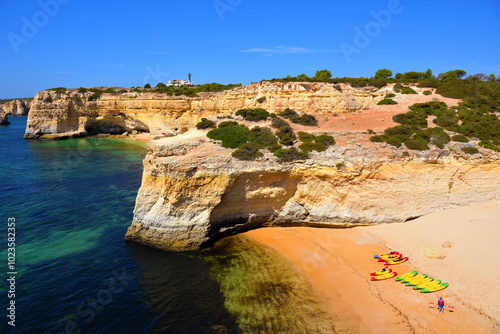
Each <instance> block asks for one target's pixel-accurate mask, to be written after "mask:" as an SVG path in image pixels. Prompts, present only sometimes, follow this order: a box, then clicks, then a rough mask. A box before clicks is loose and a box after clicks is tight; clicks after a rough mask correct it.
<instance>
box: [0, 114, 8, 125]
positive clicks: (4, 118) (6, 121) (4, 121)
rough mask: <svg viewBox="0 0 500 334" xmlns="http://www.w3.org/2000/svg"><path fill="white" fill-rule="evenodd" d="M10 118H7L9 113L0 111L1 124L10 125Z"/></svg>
mask: <svg viewBox="0 0 500 334" xmlns="http://www.w3.org/2000/svg"><path fill="white" fill-rule="evenodd" d="M9 124H10V122H9V119H8V118H7V114H5V113H3V112H2V111H0V125H9Z"/></svg>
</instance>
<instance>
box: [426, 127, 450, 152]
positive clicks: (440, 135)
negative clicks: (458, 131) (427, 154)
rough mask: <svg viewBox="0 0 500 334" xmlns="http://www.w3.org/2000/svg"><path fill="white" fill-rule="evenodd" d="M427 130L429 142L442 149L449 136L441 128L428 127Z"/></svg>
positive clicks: (448, 140)
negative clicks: (430, 140)
mask: <svg viewBox="0 0 500 334" xmlns="http://www.w3.org/2000/svg"><path fill="white" fill-rule="evenodd" d="M427 131H428V132H430V134H431V139H432V142H431V143H432V144H433V145H436V146H437V147H439V148H440V149H443V148H444V145H445V144H448V143H449V142H450V136H448V134H447V133H446V132H444V130H443V129H442V128H430V129H428V130H427Z"/></svg>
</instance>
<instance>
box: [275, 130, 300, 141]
mask: <svg viewBox="0 0 500 334" xmlns="http://www.w3.org/2000/svg"><path fill="white" fill-rule="evenodd" d="M276 136H277V137H278V138H279V139H280V144H281V145H285V146H292V145H293V144H294V143H295V141H296V140H297V136H295V133H293V129H292V128H291V127H282V128H280V129H279V130H278V131H277V132H276Z"/></svg>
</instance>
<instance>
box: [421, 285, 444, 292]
mask: <svg viewBox="0 0 500 334" xmlns="http://www.w3.org/2000/svg"><path fill="white" fill-rule="evenodd" d="M448 285H450V284H449V283H441V284H439V285H438V286H434V287H431V288H427V289H422V290H420V292H422V293H429V292H436V291H441V290H443V289H446V288H447V287H448Z"/></svg>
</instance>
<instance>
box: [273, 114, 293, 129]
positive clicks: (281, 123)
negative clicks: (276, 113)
mask: <svg viewBox="0 0 500 334" xmlns="http://www.w3.org/2000/svg"><path fill="white" fill-rule="evenodd" d="M271 127H273V128H275V129H281V128H284V127H286V128H291V127H290V124H288V122H287V121H285V120H284V119H282V118H279V117H273V121H272V122H271Z"/></svg>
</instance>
